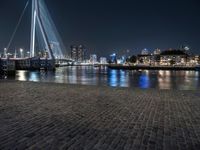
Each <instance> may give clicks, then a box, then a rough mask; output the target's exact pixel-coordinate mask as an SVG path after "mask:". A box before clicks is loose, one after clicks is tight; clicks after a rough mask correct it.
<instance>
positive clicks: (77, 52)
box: [71, 45, 86, 62]
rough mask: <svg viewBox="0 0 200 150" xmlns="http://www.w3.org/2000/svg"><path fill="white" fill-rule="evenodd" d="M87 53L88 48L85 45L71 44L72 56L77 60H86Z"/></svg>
mask: <svg viewBox="0 0 200 150" xmlns="http://www.w3.org/2000/svg"><path fill="white" fill-rule="evenodd" d="M85 53H86V49H85V47H84V46H83V45H79V46H75V45H72V46H71V58H72V59H73V60H75V61H76V62H84V61H85Z"/></svg>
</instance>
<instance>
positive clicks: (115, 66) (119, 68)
mask: <svg viewBox="0 0 200 150" xmlns="http://www.w3.org/2000/svg"><path fill="white" fill-rule="evenodd" d="M108 68H110V69H116V70H191V71H200V67H199V66H198V67H195V66H125V65H108Z"/></svg>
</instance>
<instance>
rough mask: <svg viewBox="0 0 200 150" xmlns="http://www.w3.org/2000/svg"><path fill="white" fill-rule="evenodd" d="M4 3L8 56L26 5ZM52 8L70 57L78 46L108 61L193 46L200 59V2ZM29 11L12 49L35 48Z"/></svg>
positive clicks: (3, 41) (2, 42)
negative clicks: (119, 53)
mask: <svg viewBox="0 0 200 150" xmlns="http://www.w3.org/2000/svg"><path fill="white" fill-rule="evenodd" d="M11 2H12V3H13V5H12V6H11V5H10V3H11ZM0 3H1V5H0V6H1V9H0V18H2V20H3V21H2V23H1V25H0V27H1V28H0V29H1V30H0V33H1V34H0V47H1V49H2V50H3V47H6V45H7V44H8V41H9V38H10V36H11V34H12V32H13V30H14V27H15V25H16V23H17V20H18V18H19V15H20V13H21V11H22V10H23V7H24V5H25V3H26V0H21V1H20V2H13V1H11V0H8V1H5V0H2V1H1V2H0ZM15 3H16V5H15ZM46 3H47V6H48V9H49V11H50V13H51V16H52V18H53V20H54V22H55V24H56V27H57V29H58V31H59V33H60V35H61V37H62V39H63V41H64V44H65V46H66V49H67V51H68V52H70V45H72V44H83V45H86V46H87V47H88V49H89V53H96V54H97V55H102V56H108V55H109V54H111V53H113V52H117V51H120V50H127V49H129V50H130V53H132V54H137V53H140V51H141V50H142V49H144V48H147V49H149V50H151V51H153V50H154V49H156V48H160V49H163V50H165V49H169V48H178V47H180V46H181V45H189V47H191V49H192V51H193V52H194V53H196V54H199V50H200V45H199V42H198V39H199V38H200V34H199V33H200V29H199V25H200V19H199V10H198V5H199V2H198V1H196V0H192V1H187V0H182V1H179V0H178V1H175V2H174V1H172V0H169V1H163V3H161V2H159V1H157V0H154V1H151V2H148V1H145V0H143V1H140V2H139V1H129V0H126V1H123V2H122V1H112V0H111V1H109V2H107V1H96V2H93V1H85V2H82V1H79V0H77V1H67V2H65V1H64V0H60V1H59V3H58V2H55V1H53V0H49V1H48V2H46ZM73 6H74V7H73ZM9 8H10V9H9ZM77 9H78V10H79V11H76V10H77ZM8 10H9V11H8ZM29 10H30V9H28V10H27V12H26V15H25V17H24V18H23V22H22V24H21V27H20V28H19V31H18V34H17V37H15V40H14V41H15V42H14V43H12V46H11V49H15V47H23V48H25V49H28V48H29V37H30V33H29V30H30V24H31V23H30V16H31V15H30V14H31V12H30V11H29ZM158 12H159V13H158ZM62 14H63V15H62ZM28 21H29V22H28ZM90 51H91V52H90Z"/></svg>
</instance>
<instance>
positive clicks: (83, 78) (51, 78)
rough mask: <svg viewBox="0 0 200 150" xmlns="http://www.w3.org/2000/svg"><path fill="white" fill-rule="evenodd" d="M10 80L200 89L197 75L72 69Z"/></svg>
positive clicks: (25, 74)
mask: <svg viewBox="0 0 200 150" xmlns="http://www.w3.org/2000/svg"><path fill="white" fill-rule="evenodd" d="M9 79H11V80H12V79H13V80H18V81H33V82H55V83H66V84H81V85H102V86H110V87H130V88H142V89H149V88H157V89H180V90H196V89H200V72H198V71H162V70H161V71H148V70H144V71H127V70H126V71H125V70H111V69H108V68H107V67H101V68H95V67H93V66H82V67H81V66H80V67H76V66H72V67H63V68H58V69H57V70H56V71H55V72H45V71H17V73H16V76H15V77H12V78H9Z"/></svg>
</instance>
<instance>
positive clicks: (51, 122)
mask: <svg viewBox="0 0 200 150" xmlns="http://www.w3.org/2000/svg"><path fill="white" fill-rule="evenodd" d="M0 149H18V150H20V149H34V150H35V149H45V150H46V149H48V150H49V149H52V150H56V149H67V150H114V149H115V150H134V149H136V150H138V149H141V150H143V149H144V150H145V149H147V150H155V149H157V150H162V149H163V150H168V149H169V150H174V149H175V150H178V149H180V150H184V149H186V150H192V149H200V93H199V91H176V90H161V91H160V90H156V89H150V90H140V89H129V88H109V87H97V86H80V85H66V84H54V83H31V82H15V81H6V82H5V81H0Z"/></svg>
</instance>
